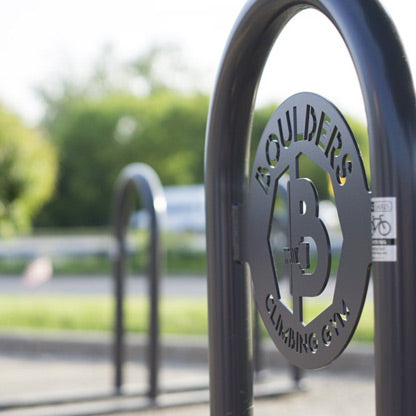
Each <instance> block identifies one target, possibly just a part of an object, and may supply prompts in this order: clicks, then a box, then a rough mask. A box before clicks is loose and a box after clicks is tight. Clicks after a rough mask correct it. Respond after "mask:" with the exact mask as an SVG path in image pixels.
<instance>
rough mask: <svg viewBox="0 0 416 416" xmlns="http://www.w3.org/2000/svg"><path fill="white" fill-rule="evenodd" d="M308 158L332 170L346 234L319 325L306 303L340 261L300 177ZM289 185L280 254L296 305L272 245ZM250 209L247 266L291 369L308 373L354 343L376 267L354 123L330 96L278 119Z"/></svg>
mask: <svg viewBox="0 0 416 416" xmlns="http://www.w3.org/2000/svg"><path fill="white" fill-rule="evenodd" d="M301 158H307V159H309V160H310V161H312V163H314V164H316V165H318V167H319V168H320V169H321V170H324V171H325V172H326V174H327V176H328V178H329V180H330V183H331V185H332V189H333V194H334V199H335V203H336V207H337V211H338V218H339V223H340V228H341V232H342V245H341V247H340V254H339V265H338V267H332V269H337V270H333V274H334V277H333V279H332V278H331V281H332V280H334V290H333V296H332V297H331V302H330V304H329V306H327V307H326V308H325V309H324V310H322V311H321V312H320V313H318V314H317V315H316V316H315V317H314V318H313V319H312V320H311V321H310V322H305V320H304V316H303V305H304V301H305V300H306V298H315V297H318V296H319V295H321V294H322V292H323V291H324V289H325V288H326V286H327V284H328V281H329V277H330V273H331V265H332V263H333V256H332V251H331V239H330V237H329V235H328V231H327V227H326V225H325V223H324V222H323V221H322V219H321V218H320V213H319V196H318V192H317V189H316V187H315V184H314V183H313V181H312V180H310V179H309V178H304V177H300V170H299V163H300V160H301ZM287 178H288V179H287ZM283 181H287V186H286V188H287V199H288V213H289V215H288V232H287V241H286V244H285V245H284V246H283V248H282V253H281V254H282V256H281V258H282V259H283V260H282V261H283V262H285V263H286V264H287V265H288V268H289V273H288V274H289V283H290V284H289V286H290V298H291V299H289V300H288V299H284V298H283V297H282V294H281V290H280V289H281V285H282V279H281V277H280V276H279V275H278V273H277V271H276V269H277V267H276V266H277V265H276V261H275V259H274V257H273V252H272V248H271V243H270V238H271V228H272V223H273V215H274V214H273V213H274V207H275V205H276V203H277V202H276V201H277V200H278V198H279V196H278V193H279V192H278V189H279V183H280V182H283ZM246 212H247V215H246V219H247V221H246V225H247V229H246V231H247V235H246V237H247V238H246V244H247V247H246V249H247V251H246V252H247V260H248V262H249V265H250V269H251V274H252V279H253V284H254V289H255V298H256V302H257V306H258V309H259V311H260V314H261V316H262V318H263V321H264V323H265V326H266V328H267V330H268V332H269V333H270V335H271V337H272V339H273V340H274V342H275V344H276V346H277V347H278V348H279V350H280V351H281V352H282V353H283V354H284V355H285V356H286V358H287V359H288V360H289V361H290V362H291V363H293V364H295V365H297V366H300V367H303V368H318V367H322V366H324V365H326V364H328V363H329V362H331V361H332V360H333V359H335V358H336V357H337V356H338V355H339V354H340V353H341V352H342V351H343V350H344V348H345V347H346V345H347V344H348V342H349V340H350V339H351V337H352V334H353V332H354V330H355V328H356V325H357V323H358V320H359V317H360V314H361V310H362V307H363V303H364V299H365V295H366V290H367V285H368V277H369V268H370V262H371V225H370V222H369V213H370V193H369V191H368V186H367V181H366V176H365V172H364V168H363V163H362V160H361V156H360V153H359V149H358V147H357V144H356V142H355V139H354V137H353V135H352V132H351V130H350V128H349V126H348V124H347V122H346V121H345V119H344V118H343V116H342V115H341V113H340V112H339V111H338V110H337V109H336V108H335V107H334V106H333V105H332V104H331V103H330V102H328V101H327V100H326V99H324V98H322V97H320V96H318V95H316V94H312V93H300V94H296V95H294V96H292V97H290V98H289V99H287V100H286V101H285V102H284V103H283V104H282V105H281V106H280V107H279V108H278V109H277V110H276V112H275V113H274V114H273V115H272V117H271V118H270V120H269V122H268V124H267V126H266V128H265V130H264V132H263V135H262V137H261V140H260V142H259V145H258V149H257V153H256V157H255V160H254V165H253V170H252V174H251V179H250V191H249V195H248V203H247V211H246ZM311 246H313V247H314V249H315V250H314V251H313V256H312V254H311V253H312V250H311ZM312 257H313V258H312ZM312 262H313V263H314V267H311V263H312Z"/></svg>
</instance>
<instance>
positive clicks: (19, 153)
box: [0, 0, 416, 341]
mask: <svg viewBox="0 0 416 416" xmlns="http://www.w3.org/2000/svg"><path fill="white" fill-rule="evenodd" d="M380 2H381V4H383V6H385V8H386V10H387V12H388V13H389V14H390V15H391V17H392V19H393V20H394V22H395V24H396V26H397V30H398V33H399V35H400V36H401V38H402V41H403V44H404V46H405V50H406V53H407V56H408V58H409V63H410V66H411V68H412V71H413V74H414V77H415V76H416V74H415V72H416V42H414V39H415V36H414V35H415V33H414V22H413V20H414V19H413V17H414V12H415V7H416V6H415V5H414V4H413V2H411V1H408V0H382V1H380ZM244 3H245V2H244V1H242V0H228V1H225V2H224V1H223V0H211V1H205V2H203V1H199V0H177V1H168V0H161V1H157V2H148V1H144V0H142V1H137V0H118V1H110V0H100V1H98V0H83V1H78V0H75V1H74V0H71V1H67V0H61V1H59V2H57V1H53V0H37V1H32V0H16V1H13V2H4V3H3V4H2V6H1V13H0V52H1V56H2V63H1V65H0V177H1V181H0V328H1V329H2V330H3V331H4V330H16V329H19V330H21V329H31V330H33V329H36V328H37V329H43V330H62V329H66V330H89V331H92V330H94V331H107V332H108V331H110V330H111V327H112V308H113V306H112V304H111V302H110V296H111V292H112V286H111V274H112V256H113V253H114V243H113V240H112V228H111V221H112V217H111V215H112V197H113V192H114V185H115V181H116V179H117V176H118V174H119V173H120V171H121V169H122V168H123V167H124V166H126V165H127V164H129V163H132V162H143V163H147V164H149V165H150V166H152V167H153V168H154V169H155V171H156V172H157V174H158V175H159V176H160V179H161V182H162V184H163V185H164V187H165V191H166V197H167V215H166V218H165V222H164V231H163V244H164V249H165V257H164V258H165V260H164V267H165V269H164V270H165V272H164V273H165V274H166V275H167V276H169V278H174V277H176V278H178V279H185V280H182V282H184V283H183V284H182V286H177V288H176V292H175V296H176V301H175V299H173V298H171V303H170V304H165V308H166V316H165V318H163V316H162V319H166V322H167V321H169V323H170V324H172V323H173V322H174V321H175V319H176V318H175V319H174V318H173V315H174V314H173V311H174V310H178V311H181V310H182V311H183V313H182V312H178V318H177V319H176V321H177V322H178V327H175V326H174V325H173V326H169V325H167V324H166V325H165V326H163V325H162V328H163V329H162V331H164V332H166V333H187V334H191V335H205V334H206V309H205V279H204V277H205V237H204V232H205V219H204V195H203V185H202V183H203V180H204V177H203V174H204V159H203V153H204V135H205V126H206V119H207V113H208V106H209V99H210V95H211V93H212V91H213V88H214V84H215V76H216V73H217V70H218V67H219V64H220V61H221V56H222V53H223V50H224V47H225V45H226V42H227V38H228V36H229V34H230V31H231V29H232V27H233V24H234V22H235V21H236V19H237V17H238V15H239V13H240V11H241V10H242V8H243V6H244ZM300 91H313V92H316V93H319V94H321V95H323V96H324V97H326V98H327V99H329V100H330V101H332V102H333V103H334V104H335V105H336V106H338V107H339V108H340V109H341V111H342V112H343V113H344V115H346V116H347V118H348V120H349V122H350V125H351V127H352V129H353V131H354V134H355V135H356V138H357V140H358V142H359V144H360V149H361V152H362V154H363V159H364V162H365V166H366V169H367V175H368V176H369V155H368V143H367V132H366V125H365V114H364V108H363V101H362V98H361V95H360V91H359V86H358V82H357V79H356V76H355V72H354V68H353V66H352V63H351V62H350V58H349V55H348V51H347V50H346V48H345V46H344V44H343V42H342V40H341V38H340V36H339V35H338V33H337V32H336V31H335V29H334V28H333V26H332V24H331V23H329V22H328V21H327V19H326V18H324V17H323V16H321V15H320V14H318V13H317V12H314V11H310V10H309V11H308V10H307V11H304V12H302V13H300V14H299V15H298V16H297V17H296V18H295V19H293V21H291V22H290V23H289V25H288V26H287V28H285V30H284V31H283V33H282V35H281V36H280V37H279V40H278V42H277V43H276V45H275V47H274V50H273V51H272V54H271V56H270V59H269V62H268V63H267V65H266V68H265V71H264V76H263V78H262V81H261V85H260V88H259V92H258V98H257V103H256V111H255V118H254V125H253V140H252V154H253V153H254V151H255V148H256V145H257V142H258V140H259V139H260V137H261V133H262V130H263V128H264V126H265V124H266V122H267V120H268V119H269V117H270V115H271V114H272V112H273V111H274V110H275V109H276V106H277V105H278V103H279V102H280V101H282V100H284V99H285V98H287V97H289V96H290V95H292V94H294V93H296V92H300ZM302 170H303V171H304V172H305V176H307V175H308V176H310V177H312V178H314V183H315V184H316V186H317V188H318V192H319V196H320V199H321V201H324V203H325V204H326V205H323V206H322V215H324V216H326V220H325V221H326V223H327V224H331V225H330V228H331V233H332V234H331V235H332V236H333V237H331V238H333V239H334V240H333V241H338V240H337V238H339V235H340V231H339V223H338V219H337V216H336V213H335V212H334V208H333V205H331V202H330V201H331V198H332V195H331V190H330V187H329V186H328V178H327V177H326V175H325V172H323V171H321V170H320V169H319V168H318V167H317V166H315V165H313V164H310V165H305V166H303V167H302ZM368 179H369V181H370V182H371V178H370V177H368ZM328 201H329V203H328ZM131 213H132V217H131V222H130V225H131V227H130V230H129V239H128V241H129V252H130V253H131V258H130V266H129V267H130V270H132V273H133V272H134V274H136V275H139V276H143V275H144V274H145V273H146V267H147V266H146V251H145V250H144V248H145V247H146V245H147V241H148V233H147V224H148V220H147V219H146V215H145V213H144V212H143V211H142V209H141V203H140V198H137V199H136V200H134V201H133V204H132V208H131ZM276 215H277V216H279V215H280V214H279V213H276ZM341 238H342V237H341ZM331 241H332V240H331ZM338 244H339V243H338ZM276 250H278V251H279V250H281V248H279V247H278V248H277V249H276ZM282 273H284V272H282ZM189 278H190V279H192V281H193V282H195V281H197V286H198V289H194V286H193V285H192V284H189V280H186V279H189ZM177 281H178V282H179V281H180V280H177ZM178 287H179V288H178ZM50 293H54V294H55V297H53V298H52V297H50ZM129 293H130V294H131V295H132V296H138V297H140V296H143V295H144V293H143V288H142V286H137V285H136V286H134V287H133V288H132V289H131V292H129ZM184 298H186V299H188V301H189V302H188V303H189V305H190V306H188V307H184V303H183V302H182V301H181V299H184ZM172 299H173V300H172ZM133 300H134V298H132V303H131V305H132V304H133ZM94 302H96V303H94ZM175 302H176V303H175ZM192 302H194V303H192ZM58 305H59V306H58ZM128 308H129V311H130V312H129V313H130V314H131V316H133V315H134V316H136V317H138V316H139V315H143V316H144V314H141V313H139V312H138V310H137V309H134V308H135V306H134V307H133V306H128ZM97 311H100V312H97ZM140 311H141V310H140ZM196 311H197V312H196ZM189 314H191V315H192V316H193V318H194V321H195V317H197V316H199V315H200V316H201V318H200V320H197V321H195V322H191V323H190V321H192V319H189ZM140 319H142V321H143V322H141V323H138V321H139V320H140ZM368 322H370V323H368ZM368 322H367V329H366V330H365V331H364V332H363V335H361V339H362V340H363V341H371V339H372V333H371V331H372V330H371V313H369V318H368ZM145 327H146V320H145V319H144V318H139V319H133V318H131V321H129V323H128V330H129V331H132V332H143V331H144V330H145Z"/></svg>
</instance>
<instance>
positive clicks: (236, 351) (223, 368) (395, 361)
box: [205, 0, 416, 416]
mask: <svg viewBox="0 0 416 416" xmlns="http://www.w3.org/2000/svg"><path fill="white" fill-rule="evenodd" d="M309 7H312V8H315V9H317V10H320V11H321V12H322V13H323V14H324V15H326V16H327V17H328V18H329V19H330V20H331V21H332V23H333V24H334V25H335V27H336V28H337V29H338V31H339V32H340V34H341V36H342V37H343V39H344V41H345V43H346V46H347V48H348V50H349V52H350V54H351V57H352V60H353V63H354V65H355V68H356V71H357V75H358V78H359V81H360V85H361V90H362V94H363V97H364V103H365V108H366V113H367V120H368V130H369V136H370V154H371V168H372V191H373V196H375V197H396V198H397V208H398V213H399V217H398V219H397V235H398V237H397V250H398V257H397V261H396V262H385V263H377V264H375V267H374V298H375V343H376V346H375V354H376V401H377V405H376V407H377V415H378V416H387V415H389V416H391V415H402V416H410V415H414V414H416V395H415V394H414V391H413V390H414V386H415V385H416V358H415V351H416V325H415V324H414V320H413V317H414V316H416V302H415V301H414V299H415V298H416V279H414V277H413V274H414V271H415V270H416V256H415V252H416V250H415V248H416V247H415V240H414V236H415V235H416V222H415V219H414V216H413V215H412V214H413V213H414V212H415V211H416V193H415V191H414V189H416V183H415V182H416V171H415V162H414V159H415V157H416V149H415V138H416V104H415V97H414V88H413V83H412V79H411V75H410V71H409V68H408V64H407V62H406V58H405V53H404V51H403V48H402V46H401V43H400V41H399V39H398V35H397V33H396V30H395V28H394V26H393V24H392V22H391V21H390V19H389V18H388V16H387V15H386V14H385V12H384V11H383V9H382V7H381V6H380V4H379V3H378V2H377V1H375V0H349V1H345V0H251V1H249V2H248V3H247V4H246V6H245V8H244V10H243V11H242V13H241V15H240V17H239V18H238V21H237V23H236V25H235V27H234V29H233V31H232V34H231V37H230V39H229V41H228V44H227V47H226V50H225V53H224V55H223V59H222V63H221V67H220V71H219V74H218V78H217V83H216V88H215V92H214V95H213V98H212V101H211V105H210V113H209V118H208V128H207V135H206V138H207V140H206V153H205V177H206V208H207V214H206V215H207V250H208V252H207V254H208V262H207V264H208V305H209V335H210V380H211V414H213V415H216V416H218V415H238V416H240V415H251V414H252V407H253V402H252V371H251V368H252V350H251V339H250V336H251V335H250V334H251V324H250V319H249V317H250V316H251V314H250V299H249V296H248V292H249V281H248V280H249V279H248V268H247V266H246V264H245V262H244V259H243V256H242V247H241V246H240V244H239V242H240V241H242V240H243V236H242V235H241V232H242V229H243V227H242V225H241V222H242V217H243V215H242V211H243V209H242V207H243V206H244V203H245V199H246V192H247V176H248V144H249V134H250V130H251V115H252V113H253V108H254V103H255V96H256V90H257V87H258V84H259V81H260V78H261V73H262V70H263V67H264V65H265V62H266V60H267V57H268V55H269V53H270V50H271V48H272V46H273V44H274V41H275V39H276V38H277V37H278V35H279V33H280V32H281V30H282V29H283V27H284V26H285V24H286V23H287V22H288V21H289V20H290V19H291V18H292V17H293V16H294V15H295V14H296V13H297V12H299V11H301V10H302V9H305V8H309ZM317 53H318V54H319V51H318V52H317ZM327 53H328V51H326V50H325V48H323V49H322V55H321V57H322V58H325V57H327ZM281 64H282V65H285V64H287V63H284V62H282V63H281Z"/></svg>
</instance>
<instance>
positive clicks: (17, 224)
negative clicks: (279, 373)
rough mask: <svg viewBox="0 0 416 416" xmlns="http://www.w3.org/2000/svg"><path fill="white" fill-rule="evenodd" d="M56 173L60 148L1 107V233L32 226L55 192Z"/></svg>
mask: <svg viewBox="0 0 416 416" xmlns="http://www.w3.org/2000/svg"><path fill="white" fill-rule="evenodd" d="M56 172H57V157H56V151H55V148H54V147H53V146H52V144H51V143H50V142H49V140H48V139H47V138H46V136H45V135H44V134H41V133H40V132H39V131H35V130H33V129H30V128H28V127H26V126H25V125H24V124H23V122H22V121H21V120H20V119H19V118H18V117H17V116H16V115H14V114H12V113H11V112H9V111H7V110H6V109H4V108H3V107H0V176H1V178H2V179H1V181H0V235H1V236H3V237H4V236H11V235H13V234H15V233H19V232H25V231H28V230H29V229H30V227H31V222H32V219H33V217H34V215H35V214H36V213H37V212H38V211H39V209H40V208H41V207H42V205H43V204H44V203H45V202H46V201H47V200H48V199H49V198H50V196H51V194H52V192H53V189H54V185H55V179H56Z"/></svg>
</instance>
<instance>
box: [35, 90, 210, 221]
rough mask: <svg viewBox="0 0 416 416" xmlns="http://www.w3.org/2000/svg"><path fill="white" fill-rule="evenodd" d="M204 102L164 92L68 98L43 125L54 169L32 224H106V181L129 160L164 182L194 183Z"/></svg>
mask: <svg viewBox="0 0 416 416" xmlns="http://www.w3.org/2000/svg"><path fill="white" fill-rule="evenodd" d="M207 107H208V98H207V97H206V96H203V95H200V94H195V95H192V96H185V95H183V94H180V93H177V92H173V91H169V90H165V91H160V92H158V93H154V94H151V95H149V96H146V97H136V96H133V95H130V94H126V93H111V94H109V95H108V96H105V97H101V98H86V97H79V98H77V99H72V100H71V103H70V104H68V105H66V106H65V107H64V111H62V112H61V113H60V114H59V115H58V117H56V118H55V120H54V121H53V123H50V125H49V130H50V134H51V135H52V136H53V137H54V138H55V140H56V142H57V144H58V147H59V159H60V174H59V181H58V186H57V191H56V194H55V196H54V198H53V199H52V200H51V201H50V203H49V204H48V205H47V206H46V208H45V209H44V210H43V212H42V215H41V216H39V218H38V220H37V223H38V224H40V225H55V226H57V225H60V226H73V225H83V226H95V225H103V224H108V222H109V220H110V209H111V197H112V193H113V187H114V183H115V181H116V178H117V176H118V174H119V172H120V170H121V169H122V168H123V167H124V166H125V165H126V164H128V163H132V162H137V161H140V162H143V163H148V164H149V165H151V166H152V167H153V168H154V169H155V170H156V172H157V173H158V174H159V176H160V178H161V181H162V183H163V184H165V185H173V184H186V183H195V182H202V181H203V148H204V132H205V121H206V115H207Z"/></svg>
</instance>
